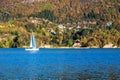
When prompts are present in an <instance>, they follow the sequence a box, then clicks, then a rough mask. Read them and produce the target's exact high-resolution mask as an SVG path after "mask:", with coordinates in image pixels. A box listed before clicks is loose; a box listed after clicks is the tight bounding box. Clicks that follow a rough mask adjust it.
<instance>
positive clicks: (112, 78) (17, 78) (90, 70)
mask: <svg viewBox="0 0 120 80" xmlns="http://www.w3.org/2000/svg"><path fill="white" fill-rule="evenodd" d="M3 79H4V80H8V79H9V80H29V79H30V80H103V79H104V80H120V49H119V48H116V49H115V48H114V49H103V48H96V49H92V48H91V49H86V48H83V49H59V48H58V49H52V48H51V49H47V48H43V49H42V48H41V49H40V50H39V51H38V52H29V51H25V49H23V48H6V49H5V48H1V49H0V80H3Z"/></svg>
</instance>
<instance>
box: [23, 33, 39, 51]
mask: <svg viewBox="0 0 120 80" xmlns="http://www.w3.org/2000/svg"><path fill="white" fill-rule="evenodd" d="M30 39H31V41H30V48H27V49H25V50H26V51H38V50H39V48H38V47H37V45H36V41H35V37H34V34H33V32H32V35H31V38H30Z"/></svg>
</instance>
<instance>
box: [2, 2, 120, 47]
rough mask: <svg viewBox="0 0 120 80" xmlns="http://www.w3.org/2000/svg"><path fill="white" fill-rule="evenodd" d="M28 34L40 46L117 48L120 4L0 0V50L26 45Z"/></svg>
mask: <svg viewBox="0 0 120 80" xmlns="http://www.w3.org/2000/svg"><path fill="white" fill-rule="evenodd" d="M31 31H34V33H35V35H36V37H37V41H38V44H39V45H40V46H42V45H45V44H47V45H52V46H54V47H56V46H57V47H60V46H70V47H71V46H72V45H73V44H74V42H75V41H76V40H77V39H79V40H80V43H81V46H83V47H89V46H98V47H103V46H104V45H106V44H109V43H112V44H114V45H116V46H120V1H119V0H0V34H1V38H0V44H1V45H0V47H23V46H26V45H29V36H30V33H31ZM9 36H11V38H10V37H9Z"/></svg>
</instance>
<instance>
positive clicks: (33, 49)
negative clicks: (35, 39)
mask: <svg viewBox="0 0 120 80" xmlns="http://www.w3.org/2000/svg"><path fill="white" fill-rule="evenodd" d="M25 50H26V51H39V48H27V49H25Z"/></svg>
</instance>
